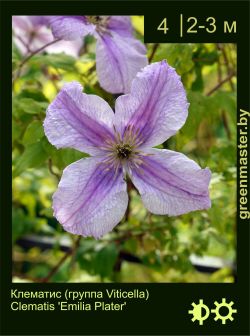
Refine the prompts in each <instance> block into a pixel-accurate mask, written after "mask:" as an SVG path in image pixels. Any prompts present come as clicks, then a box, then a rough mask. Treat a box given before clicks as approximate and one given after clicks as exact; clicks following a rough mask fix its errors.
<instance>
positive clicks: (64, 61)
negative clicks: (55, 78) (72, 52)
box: [31, 53, 76, 71]
mask: <svg viewBox="0 0 250 336" xmlns="http://www.w3.org/2000/svg"><path fill="white" fill-rule="evenodd" d="M75 61H76V60H75V59H74V57H72V56H69V55H66V54H64V53H59V54H45V55H36V56H34V57H33V58H32V59H31V63H33V64H35V65H38V66H41V65H47V66H52V67H53V68H56V69H58V68H59V69H63V70H68V71H70V70H73V68H74V65H75Z"/></svg>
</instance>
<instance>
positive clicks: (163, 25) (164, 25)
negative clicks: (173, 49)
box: [157, 18, 169, 34]
mask: <svg viewBox="0 0 250 336" xmlns="http://www.w3.org/2000/svg"><path fill="white" fill-rule="evenodd" d="M157 30H163V32H164V34H167V32H168V30H169V28H168V27H167V18H164V19H163V20H162V22H161V23H160V24H159V26H158V28H157Z"/></svg>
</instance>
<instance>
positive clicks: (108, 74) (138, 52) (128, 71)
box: [96, 32, 147, 93]
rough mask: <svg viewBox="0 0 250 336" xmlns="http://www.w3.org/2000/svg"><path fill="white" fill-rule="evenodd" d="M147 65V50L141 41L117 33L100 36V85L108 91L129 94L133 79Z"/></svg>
mask: <svg viewBox="0 0 250 336" xmlns="http://www.w3.org/2000/svg"><path fill="white" fill-rule="evenodd" d="M146 65H147V58H146V50H145V48H144V47H143V45H142V44H141V43H140V42H139V41H137V40H135V39H134V38H130V37H125V36H120V35H118V34H117V33H116V32H111V33H106V34H103V35H99V37H98V39H97V46H96V69H97V74H98V78H99V81H100V84H101V86H102V87H103V88H104V89H105V90H106V91H108V92H111V93H127V92H129V90H130V86H131V83H132V80H133V78H134V77H135V76H136V74H137V72H138V71H140V70H141V69H142V68H143V67H144V66H146Z"/></svg>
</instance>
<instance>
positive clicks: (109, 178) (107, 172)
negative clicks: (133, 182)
mask: <svg viewBox="0 0 250 336" xmlns="http://www.w3.org/2000/svg"><path fill="white" fill-rule="evenodd" d="M108 168H110V169H108ZM127 204H128V195H127V191H126V183H125V182H124V180H123V173H122V169H121V168H120V170H118V172H117V173H116V174H115V173H114V171H113V169H112V168H111V167H108V166H107V165H106V164H103V163H102V159H100V158H87V159H82V160H79V161H77V162H75V163H73V164H71V165H69V166H68V167H67V168H66V169H65V170H64V172H63V176H62V179H61V181H60V183H59V186H58V190H57V191H56V193H55V194H54V196H53V209H54V214H55V216H56V218H57V219H58V221H59V222H60V223H61V224H62V225H63V227H64V229H65V230H66V231H69V232H71V233H74V234H79V235H82V236H94V237H95V238H100V237H101V236H103V235H104V234H106V233H107V232H109V231H111V230H112V229H113V227H114V226H115V225H116V224H118V223H119V221H120V220H121V219H122V217H123V215H124V213H125V211H126V208H127Z"/></svg>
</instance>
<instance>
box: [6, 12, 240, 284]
mask: <svg viewBox="0 0 250 336" xmlns="http://www.w3.org/2000/svg"><path fill="white" fill-rule="evenodd" d="M133 24H134V27H135V32H136V35H137V37H138V38H139V39H141V40H143V18H142V17H133ZM147 49H148V56H149V58H151V59H152V60H151V61H152V62H156V61H160V60H162V59H166V60H167V61H168V63H169V64H170V65H172V66H173V67H175V68H176V71H177V73H178V74H180V75H181V77H182V81H183V83H184V86H185V88H186V90H187V93H188V100H189V102H190V108H189V116H188V119H187V122H186V124H185V125H184V127H183V128H182V129H181V130H180V131H179V132H178V133H177V134H176V135H175V136H173V137H172V138H170V139H169V140H168V141H167V142H166V143H164V145H163V147H164V148H169V149H172V150H176V151H179V152H182V153H184V154H186V155H187V156H188V157H189V158H191V159H194V160H195V161H196V162H197V163H199V164H200V166H201V167H209V168H210V169H211V171H212V173H213V176H212V182H211V185H210V193H211V199H212V207H211V209H209V210H208V211H196V212H192V213H190V214H186V215H182V216H179V217H171V218H169V217H167V216H156V215H152V214H150V213H148V212H147V210H146V209H145V208H144V207H143V205H142V202H141V200H140V197H139V195H138V194H137V192H136V190H135V189H133V188H132V189H131V191H130V198H131V202H130V207H129V211H128V212H127V214H126V217H125V218H124V220H123V221H122V222H121V223H120V224H119V225H118V226H117V228H116V229H115V230H114V231H113V232H111V233H110V234H108V235H106V236H105V237H103V238H102V239H101V240H94V239H90V238H81V239H79V238H78V237H77V236H73V235H71V234H68V233H67V232H64V231H63V229H62V228H61V226H60V224H59V223H58V222H57V221H56V219H55V218H54V217H53V215H52V209H51V197H52V194H53V193H54V192H55V190H56V188H57V184H58V180H59V179H60V176H61V174H62V171H63V169H64V168H65V167H66V166H67V165H68V164H70V163H71V162H74V161H76V160H78V159H80V158H82V157H83V156H84V154H83V153H80V152H77V151H76V150H73V149H61V150H57V149H56V148H55V147H53V146H52V145H50V144H49V143H48V141H47V139H46V137H45V135H44V131H43V126H42V123H43V120H44V117H45V112H46V108H47V106H48V104H49V103H50V102H51V101H52V100H53V98H54V97H55V95H56V94H57V92H58V91H59V90H60V88H61V87H62V85H63V83H64V82H66V81H71V80H77V81H79V82H81V83H82V84H83V85H84V88H85V92H87V93H94V94H97V95H100V96H101V97H103V98H104V99H105V100H106V101H108V102H109V104H110V105H111V106H114V101H115V98H114V97H113V96H112V95H111V94H109V93H107V92H105V91H104V90H103V89H102V88H101V87H100V86H99V83H98V79H97V76H96V66H95V52H94V51H95V40H94V39H92V38H90V37H87V38H85V47H84V51H83V53H82V55H81V56H80V57H79V58H78V59H74V58H73V57H71V56H68V55H65V54H64V53H61V54H47V53H46V51H45V52H43V53H41V54H37V55H34V56H33V57H32V58H31V59H30V60H29V61H28V62H27V63H26V64H25V65H24V66H23V67H22V68H21V67H20V64H21V62H22V59H23V57H22V56H21V55H20V53H19V51H18V49H17V48H16V46H15V45H14V44H13V50H12V65H13V73H14V80H13V109H12V143H13V220H12V237H13V239H12V241H13V281H18V282H20V281H35V282H38V281H43V282H49V281H50V282H100V281H103V282H112V281H119V282H232V281H234V278H233V271H232V267H229V266H227V265H231V264H234V261H235V253H236V251H235V240H236V225H235V220H236V215H235V214H236V127H235V125H236V46H235V45H233V44H160V45H158V44H148V45H147ZM25 239H26V240H27V239H29V240H31V241H33V245H32V246H31V247H29V248H24V247H21V246H22V244H20V241H22V240H25ZM44 241H48V242H49V245H50V247H49V248H46V249H43V248H41V243H42V242H44ZM62 245H63V246H67V247H68V248H69V250H67V251H63V250H62V248H61V246H62ZM191 255H196V256H210V257H211V256H214V257H218V258H222V259H223V260H224V261H226V262H228V264H227V263H225V266H224V267H222V268H221V269H220V270H219V271H217V272H214V273H212V274H208V273H200V272H198V271H197V270H196V269H195V268H194V266H193V265H192V263H191V261H190V256H191Z"/></svg>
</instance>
